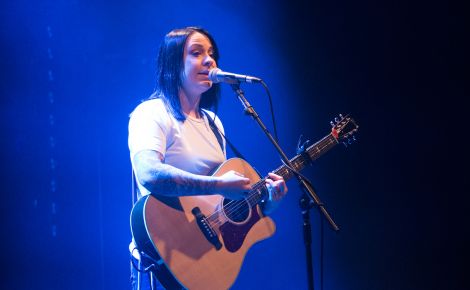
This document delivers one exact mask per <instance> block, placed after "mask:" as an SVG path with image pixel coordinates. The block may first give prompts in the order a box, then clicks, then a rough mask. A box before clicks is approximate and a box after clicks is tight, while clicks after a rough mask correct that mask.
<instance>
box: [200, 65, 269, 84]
mask: <svg viewBox="0 0 470 290" xmlns="http://www.w3.org/2000/svg"><path fill="white" fill-rule="evenodd" d="M209 80H210V81H212V82H213V83H215V84H216V83H220V82H222V83H228V84H236V83H239V82H245V83H260V82H262V80H261V79H259V78H256V77H251V76H246V75H238V74H234V73H229V72H224V71H222V70H221V69H219V68H214V69H211V70H210V71H209Z"/></svg>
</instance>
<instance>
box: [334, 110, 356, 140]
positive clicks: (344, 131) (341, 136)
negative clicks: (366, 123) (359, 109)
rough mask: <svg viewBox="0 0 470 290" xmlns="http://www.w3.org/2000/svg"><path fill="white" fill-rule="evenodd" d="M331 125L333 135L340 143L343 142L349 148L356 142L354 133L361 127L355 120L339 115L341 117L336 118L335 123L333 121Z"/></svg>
mask: <svg viewBox="0 0 470 290" xmlns="http://www.w3.org/2000/svg"><path fill="white" fill-rule="evenodd" d="M330 124H331V126H332V128H331V134H332V135H333V136H334V137H335V138H336V140H338V142H343V144H344V145H345V146H347V145H348V144H351V143H352V142H353V141H355V140H356V138H355V137H354V133H356V132H357V130H358V129H359V126H358V125H357V124H356V122H355V121H354V119H353V118H351V117H349V116H348V115H346V116H343V115H341V114H339V117H336V118H335V120H334V122H333V121H331V122H330Z"/></svg>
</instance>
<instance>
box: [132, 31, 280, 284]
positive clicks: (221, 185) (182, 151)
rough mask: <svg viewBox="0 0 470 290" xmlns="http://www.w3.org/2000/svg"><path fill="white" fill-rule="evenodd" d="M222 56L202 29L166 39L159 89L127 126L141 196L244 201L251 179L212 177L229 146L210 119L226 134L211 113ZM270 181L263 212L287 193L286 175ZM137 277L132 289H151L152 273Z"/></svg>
mask: <svg viewBox="0 0 470 290" xmlns="http://www.w3.org/2000/svg"><path fill="white" fill-rule="evenodd" d="M218 58H219V53H218V50H217V46H216V43H215V41H214V39H213V38H212V36H211V35H210V34H209V33H208V32H207V31H205V30H204V29H201V28H197V27H187V28H183V29H175V30H173V31H171V32H169V33H168V34H167V35H166V36H165V38H164V40H163V42H162V44H161V47H160V51H159V55H158V60H157V89H156V91H155V93H154V94H153V95H152V96H151V98H150V99H149V100H147V101H145V102H143V103H141V104H140V105H139V106H137V108H136V109H135V110H134V112H133V113H132V114H131V118H130V122H129V150H130V157H131V162H132V167H133V170H134V172H135V176H136V180H137V184H138V188H139V191H140V194H141V196H144V195H147V194H152V195H154V196H156V197H157V198H158V196H160V197H162V196H169V197H176V196H192V195H212V194H220V195H223V196H224V197H226V198H228V199H234V200H240V199H243V198H244V197H245V194H246V192H247V191H248V190H249V189H250V180H249V179H248V178H246V177H244V176H243V175H242V174H240V173H238V172H235V171H233V170H232V171H229V172H227V173H225V174H223V175H221V176H209V174H210V172H211V171H212V170H213V169H214V168H216V167H217V166H218V165H220V164H221V163H223V162H224V161H225V160H226V153H225V142H224V141H223V140H222V139H220V138H219V139H218V138H217V136H216V133H215V132H214V131H213V130H212V129H211V127H210V120H209V118H210V119H212V120H213V122H214V123H215V125H216V126H217V128H218V130H219V131H220V132H222V133H223V126H222V123H221V122H220V120H219V118H218V117H217V116H215V114H214V113H213V112H211V111H209V110H208V109H209V108H213V107H216V106H217V102H218V97H219V84H213V83H212V82H211V81H210V80H209V78H208V73H209V71H210V70H211V69H214V68H216V67H217V60H218ZM269 177H270V178H268V179H266V184H267V187H268V188H269V189H270V190H269V193H270V194H269V201H267V202H266V204H265V205H264V206H263V208H264V209H263V210H264V212H269V211H271V210H272V209H273V208H275V206H276V203H277V202H278V201H279V200H280V199H281V198H282V197H283V196H284V195H285V194H286V193H287V187H286V186H285V182H284V180H283V179H282V177H280V176H278V175H275V174H272V173H270V174H269ZM131 250H132V249H131ZM133 253H134V251H133ZM136 258H137V259H138V258H139V257H136ZM134 264H135V263H134ZM137 276H138V275H137V271H136V270H135V268H134V269H133V285H134V286H133V287H134V289H151V288H150V286H149V285H148V283H146V282H148V281H149V277H148V274H145V276H144V274H142V275H141V276H142V277H140V278H141V279H137ZM140 281H141V282H142V285H138V284H140V283H137V282H140ZM144 284H145V285H144ZM138 286H140V288H138Z"/></svg>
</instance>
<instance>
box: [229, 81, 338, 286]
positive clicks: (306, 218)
mask: <svg viewBox="0 0 470 290" xmlns="http://www.w3.org/2000/svg"><path fill="white" fill-rule="evenodd" d="M230 86H231V87H232V89H233V91H234V92H235V94H236V95H237V97H238V99H239V100H240V102H241V103H242V105H243V107H244V111H245V114H247V115H250V116H251V117H252V118H253V119H254V120H255V121H256V122H257V123H258V125H259V126H260V127H261V129H262V130H263V132H264V133H265V134H266V136H267V137H268V139H269V141H271V143H272V144H273V145H274V147H275V148H276V150H277V151H278V152H279V155H280V156H281V159H282V161H283V162H284V164H285V165H287V167H288V168H289V169H290V170H291V171H292V172H293V173H294V175H295V177H296V178H297V180H298V181H299V185H300V188H301V189H302V191H303V195H302V197H301V199H300V208H301V211H302V217H303V229H304V243H305V249H306V259H307V279H308V289H309V290H313V289H314V283H313V276H314V275H313V262H312V249H311V244H312V238H311V226H310V214H309V211H310V209H311V208H312V207H313V206H316V208H317V209H318V210H319V211H320V213H321V215H322V216H323V217H324V218H326V220H327V221H328V222H329V224H330V226H331V227H332V229H333V230H334V231H339V227H338V226H337V225H336V223H335V222H334V221H333V219H332V218H331V216H330V215H329V213H328V212H327V211H326V209H325V207H324V205H323V203H322V202H321V200H320V198H319V197H318V195H317V194H316V193H315V190H314V189H313V187H312V186H311V183H307V182H306V181H305V180H304V178H303V177H302V176H301V175H300V174H299V173H298V172H296V171H295V170H292V164H291V163H290V160H289V158H287V156H286V154H285V153H284V151H283V150H282V148H281V147H280V146H279V144H278V143H277V142H276V140H275V139H274V138H273V136H272V135H271V133H270V132H269V131H268V129H267V128H266V126H265V125H264V124H263V122H262V121H261V119H260V117H259V115H258V113H256V111H255V109H254V108H253V106H252V105H251V104H250V103H249V102H248V100H247V99H246V98H245V93H244V92H243V90H242V89H241V88H240V82H239V81H234V82H233V83H231V84H230ZM322 239H323V231H322ZM322 246H323V241H322ZM321 284H323V281H322V283H321Z"/></svg>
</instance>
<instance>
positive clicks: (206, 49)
mask: <svg viewBox="0 0 470 290" xmlns="http://www.w3.org/2000/svg"><path fill="white" fill-rule="evenodd" d="M213 53H214V49H213V47H212V43H211V42H210V40H209V38H207V37H206V36H205V35H204V34H201V33H199V32H194V33H193V34H191V35H190V36H189V37H188V39H187V40H186V44H185V46H184V53H183V63H184V71H183V75H182V83H183V87H182V89H183V90H184V92H185V93H186V94H187V95H188V97H195V96H199V95H201V94H202V93H204V92H206V91H207V90H209V89H210V88H211V86H212V82H211V81H210V80H209V77H208V73H209V70H211V69H213V68H215V67H217V64H216V63H215V60H214V59H213V58H212V57H213Z"/></svg>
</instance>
